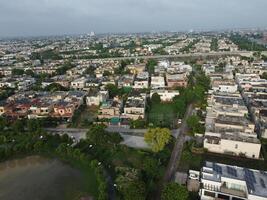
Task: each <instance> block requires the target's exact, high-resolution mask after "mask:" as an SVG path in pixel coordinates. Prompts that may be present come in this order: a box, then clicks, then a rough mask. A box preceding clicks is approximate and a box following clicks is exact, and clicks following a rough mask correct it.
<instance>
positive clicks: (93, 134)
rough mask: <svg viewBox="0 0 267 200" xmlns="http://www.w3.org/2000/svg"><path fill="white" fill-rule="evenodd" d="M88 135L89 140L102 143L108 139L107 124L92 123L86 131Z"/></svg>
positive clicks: (98, 143)
mask: <svg viewBox="0 0 267 200" xmlns="http://www.w3.org/2000/svg"><path fill="white" fill-rule="evenodd" d="M86 137H87V139H88V140H89V142H91V143H93V144H96V145H102V144H104V143H105V142H106V141H107V135H106V133H105V126H104V125H98V124H97V125H92V126H91V127H90V129H89V131H88V132H87V133H86Z"/></svg>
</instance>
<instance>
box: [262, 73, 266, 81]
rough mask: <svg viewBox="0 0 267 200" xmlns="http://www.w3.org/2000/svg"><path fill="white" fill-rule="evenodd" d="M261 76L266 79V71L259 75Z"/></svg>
mask: <svg viewBox="0 0 267 200" xmlns="http://www.w3.org/2000/svg"><path fill="white" fill-rule="evenodd" d="M261 78H263V79H265V80H267V72H264V73H263V74H262V75H261Z"/></svg>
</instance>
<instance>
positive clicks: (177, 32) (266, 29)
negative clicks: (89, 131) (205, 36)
mask: <svg viewBox="0 0 267 200" xmlns="http://www.w3.org/2000/svg"><path fill="white" fill-rule="evenodd" d="M238 31H248V32H249V31H260V32H265V31H267V27H240V28H225V29H207V30H193V29H191V30H180V31H170V30H162V31H143V32H99V33H98V32H94V31H93V30H92V31H88V32H87V33H58V34H47V35H14V36H1V35H0V40H5V39H29V38H45V37H48V38H50V37H69V36H73V37H78V36H86V35H89V34H90V33H91V32H93V33H94V34H95V36H107V35H131V34H133V35H138V34H164V33H169V34H170V33H173V34H188V33H193V34H198V33H209V32H211V33H216V32H217V33H223V32H238Z"/></svg>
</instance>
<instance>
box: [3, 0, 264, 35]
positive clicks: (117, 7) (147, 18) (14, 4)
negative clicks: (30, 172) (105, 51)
mask: <svg viewBox="0 0 267 200" xmlns="http://www.w3.org/2000/svg"><path fill="white" fill-rule="evenodd" d="M266 8H267V1H266V0H253V1H251V0H23V1H22V0H1V1H0V37H16V36H45V35H62V34H85V33H90V32H91V31H94V32H96V33H120V32H151V31H156V32H160V31H187V30H188V31H189V30H191V29H193V30H218V29H235V28H267V21H266V19H267V12H266Z"/></svg>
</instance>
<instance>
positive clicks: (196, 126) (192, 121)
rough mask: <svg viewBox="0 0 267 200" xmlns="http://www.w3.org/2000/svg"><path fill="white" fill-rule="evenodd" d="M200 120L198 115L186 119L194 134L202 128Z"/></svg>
mask: <svg viewBox="0 0 267 200" xmlns="http://www.w3.org/2000/svg"><path fill="white" fill-rule="evenodd" d="M199 121H200V118H199V117H198V116H197V115H192V116H190V117H188V119H187V120H186V123H187V125H188V127H189V128H190V129H191V131H192V133H193V134H195V133H197V132H198V131H199V130H200V126H201V124H200V123H199Z"/></svg>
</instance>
